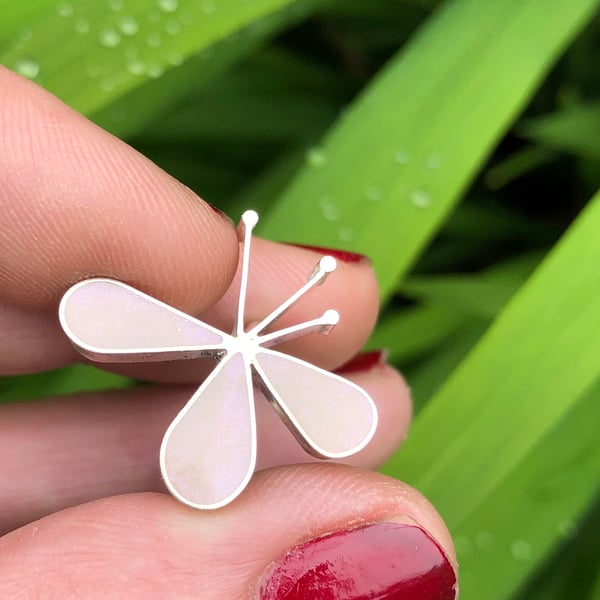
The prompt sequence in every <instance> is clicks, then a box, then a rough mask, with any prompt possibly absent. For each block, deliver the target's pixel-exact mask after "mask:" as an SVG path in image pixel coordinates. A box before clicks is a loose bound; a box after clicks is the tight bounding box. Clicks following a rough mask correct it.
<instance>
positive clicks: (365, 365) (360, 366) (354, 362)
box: [335, 350, 387, 375]
mask: <svg viewBox="0 0 600 600" xmlns="http://www.w3.org/2000/svg"><path fill="white" fill-rule="evenodd" d="M386 358H387V351H386V350H370V351H369V352H361V353H360V354H357V355H356V356H354V357H353V358H351V359H350V360H349V361H348V362H347V363H344V364H343V365H342V366H341V367H338V368H337V369H336V370H335V372H336V373H339V374H341V375H345V374H347V373H358V372H359V371H369V370H371V369H372V368H373V367H376V366H377V365H382V364H383V363H384V362H385V360H386Z"/></svg>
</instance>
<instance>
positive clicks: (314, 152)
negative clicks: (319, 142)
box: [306, 148, 327, 167]
mask: <svg viewBox="0 0 600 600" xmlns="http://www.w3.org/2000/svg"><path fill="white" fill-rule="evenodd" d="M306 160H307V161H308V164H309V165H310V166H311V167H322V166H324V165H325V164H326V163H327V156H326V155H325V152H323V150H322V149H321V148H311V149H310V150H309V151H308V152H307V153H306Z"/></svg>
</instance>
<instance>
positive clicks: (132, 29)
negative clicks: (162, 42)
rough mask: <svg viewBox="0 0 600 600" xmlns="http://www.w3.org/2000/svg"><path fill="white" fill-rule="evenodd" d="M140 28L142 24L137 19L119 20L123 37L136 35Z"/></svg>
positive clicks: (122, 18) (124, 18)
mask: <svg viewBox="0 0 600 600" xmlns="http://www.w3.org/2000/svg"><path fill="white" fill-rule="evenodd" d="M139 28H140V24H139V23H138V22H137V19H135V17H121V18H120V19H119V30H120V31H121V33H122V34H123V35H135V34H136V33H137V32H138V31H139Z"/></svg>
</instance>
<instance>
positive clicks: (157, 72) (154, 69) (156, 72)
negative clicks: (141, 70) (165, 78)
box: [146, 64, 165, 79]
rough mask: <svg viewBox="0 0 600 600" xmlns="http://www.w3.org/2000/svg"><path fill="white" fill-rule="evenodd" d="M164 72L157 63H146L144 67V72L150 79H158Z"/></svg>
mask: <svg viewBox="0 0 600 600" xmlns="http://www.w3.org/2000/svg"><path fill="white" fill-rule="evenodd" d="M164 72H165V70H164V69H163V68H162V67H161V66H160V65H157V64H153V65H148V68H147V69H146V73H147V75H148V77H150V78H151V79H158V78H159V77H160V76H161V75H162V74H163V73H164Z"/></svg>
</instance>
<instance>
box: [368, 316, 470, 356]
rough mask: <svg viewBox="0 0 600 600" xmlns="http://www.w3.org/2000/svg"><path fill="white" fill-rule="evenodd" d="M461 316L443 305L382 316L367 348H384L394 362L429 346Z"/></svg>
mask: <svg viewBox="0 0 600 600" xmlns="http://www.w3.org/2000/svg"><path fill="white" fill-rule="evenodd" d="M465 320H466V319H465V316H464V315H462V314H460V313H457V312H456V311H452V310H444V309H443V308H437V307H429V306H416V307H411V308H409V309H406V310H403V311H401V312H397V313H395V314H392V315H390V316H388V317H384V318H383V319H382V320H381V321H380V322H379V324H378V325H377V328H376V330H375V332H374V333H373V335H372V336H371V339H370V340H369V343H368V348H377V349H379V348H385V349H386V350H387V351H388V353H389V354H388V360H389V361H390V362H391V363H395V364H398V363H400V362H401V361H405V360H407V359H410V358H414V357H415V356H419V355H420V354H422V353H423V352H425V351H427V350H429V349H431V348H432V347H434V346H436V345H437V344H439V343H440V342H441V341H442V340H444V339H445V338H447V337H448V336H449V335H450V334H452V333H453V332H455V331H456V330H457V329H458V328H459V327H460V326H461V325H462V324H463V323H464V322H465Z"/></svg>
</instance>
